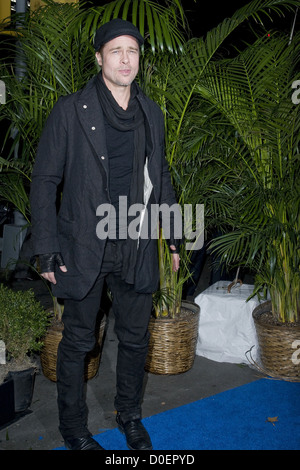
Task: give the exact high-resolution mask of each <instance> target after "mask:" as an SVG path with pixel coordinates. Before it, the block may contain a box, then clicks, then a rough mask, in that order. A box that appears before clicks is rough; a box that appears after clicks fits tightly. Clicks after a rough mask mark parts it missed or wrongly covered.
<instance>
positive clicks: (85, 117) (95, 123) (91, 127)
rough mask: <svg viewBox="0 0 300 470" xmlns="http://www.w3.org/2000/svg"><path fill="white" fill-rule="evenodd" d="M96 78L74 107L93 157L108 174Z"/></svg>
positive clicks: (83, 91)
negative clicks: (91, 148)
mask: <svg viewBox="0 0 300 470" xmlns="http://www.w3.org/2000/svg"><path fill="white" fill-rule="evenodd" d="M96 78H97V77H94V78H93V79H92V80H91V81H90V82H89V83H88V84H87V86H86V87H85V88H84V89H83V90H82V92H81V93H80V95H79V99H78V101H77V102H76V103H75V107H76V111H77V116H78V119H79V121H80V123H81V125H82V127H83V130H84V132H85V134H86V137H87V139H88V140H89V141H90V143H91V145H92V147H93V150H94V156H95V158H96V159H97V161H98V163H99V162H100V163H101V165H102V166H103V167H104V169H105V171H106V173H108V155H107V148H106V140H105V127H104V117H103V112H102V108H101V106H100V103H99V99H98V95H97V90H96V85H95V80H96Z"/></svg>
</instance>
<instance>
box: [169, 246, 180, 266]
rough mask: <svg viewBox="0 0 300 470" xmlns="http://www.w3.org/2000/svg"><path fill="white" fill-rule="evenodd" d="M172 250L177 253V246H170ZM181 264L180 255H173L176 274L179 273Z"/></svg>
mask: <svg viewBox="0 0 300 470" xmlns="http://www.w3.org/2000/svg"><path fill="white" fill-rule="evenodd" d="M170 250H171V252H172V251H176V246H175V245H170ZM179 264H180V257H179V254H178V253H172V269H173V271H174V272H177V271H178V269H179Z"/></svg>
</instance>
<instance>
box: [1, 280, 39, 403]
mask: <svg viewBox="0 0 300 470" xmlns="http://www.w3.org/2000/svg"><path fill="white" fill-rule="evenodd" d="M47 325H48V314H47V312H46V311H45V309H44V308H43V306H42V305H41V304H40V302H38V301H37V300H36V299H35V296H34V292H33V291H32V290H28V291H15V290H13V289H10V288H8V287H7V286H5V285H4V284H1V285H0V339H1V340H2V341H3V342H4V344H5V348H6V361H5V364H1V365H0V374H1V379H2V380H1V381H2V382H4V383H5V382H7V381H13V384H14V387H13V388H14V411H15V412H22V411H25V410H26V409H27V408H28V407H29V406H30V404H31V399H32V393H33V384H34V377H35V372H36V368H37V365H36V362H35V360H34V358H33V353H36V352H39V351H40V350H41V348H42V345H43V342H42V338H43V336H44V334H45V332H46V328H47Z"/></svg>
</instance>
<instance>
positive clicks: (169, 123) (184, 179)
mask: <svg viewBox="0 0 300 470" xmlns="http://www.w3.org/2000/svg"><path fill="white" fill-rule="evenodd" d="M293 5H296V3H295V2H280V1H279V2H278V1H275V2H272V1H253V2H251V3H250V4H249V5H246V6H245V7H243V8H241V9H239V10H238V11H237V12H236V13H235V14H234V15H233V16H232V17H231V18H230V19H226V20H224V21H223V22H222V23H221V24H220V25H219V26H217V27H216V28H215V29H213V30H212V31H210V32H209V33H208V34H207V36H206V37H205V38H200V39H198V38H192V39H191V40H189V41H187V42H186V43H185V44H184V47H183V50H182V54H180V55H179V56H174V55H171V54H167V53H164V54H158V55H156V56H155V57H154V58H153V57H149V56H148V55H146V56H145V57H144V61H145V66H144V68H143V71H144V77H143V82H144V83H145V84H146V85H145V86H146V89H147V92H148V93H149V94H150V95H152V97H153V98H154V99H155V100H156V101H157V102H158V103H159V104H160V106H161V108H162V110H163V111H164V113H165V122H166V149H167V159H168V161H169V164H170V169H171V173H172V177H173V183H174V185H175V187H176V190H177V194H178V199H179V201H180V203H181V204H182V205H184V204H185V203H189V204H193V205H194V206H195V205H196V204H199V203H204V205H205V230H206V231H207V232H211V233H213V231H214V230H215V227H218V230H222V229H223V230H224V231H225V230H226V231H228V230H229V227H230V220H231V218H232V214H233V213H236V211H237V210H239V204H240V200H239V197H240V196H242V194H241V192H242V187H243V186H242V184H241V181H242V180H243V178H244V174H243V171H244V164H245V162H244V160H247V147H246V145H245V143H244V142H243V140H242V138H241V137H239V138H237V135H238V134H237V132H238V130H239V128H238V127H236V126H234V124H233V123H232V121H231V120H230V119H229V118H228V116H227V114H226V109H227V108H226V106H227V107H228V112H229V110H230V112H231V113H232V114H233V113H234V111H236V112H237V113H238V111H237V108H236V105H235V103H234V102H233V101H232V100H233V98H232V99H231V101H230V98H229V97H228V91H227V89H226V87H229V88H230V86H231V80H232V79H233V78H232V77H230V78H229V77H228V80H227V81H226V83H225V82H224V83H223V84H220V80H219V81H218V79H217V75H216V76H215V75H214V74H216V72H217V71H219V72H220V73H221V72H224V74H225V73H228V72H226V71H225V68H224V65H225V63H226V62H225V61H221V62H220V59H219V54H220V48H221V46H222V45H223V44H224V42H225V41H226V40H227V39H228V37H229V36H230V34H231V33H232V32H233V31H234V30H235V29H236V28H237V27H238V26H239V25H240V24H241V23H242V22H244V21H245V20H247V19H249V18H251V17H252V18H253V17H254V18H255V20H257V21H258V22H262V18H263V15H264V14H266V15H267V16H268V15H269V14H270V12H271V11H272V10H274V11H276V13H280V12H281V13H282V12H283V11H284V9H285V8H287V9H288V10H289V9H290V8H291V7H292V6H293ZM266 54H268V53H266ZM256 60H257V57H256ZM229 63H231V61H229ZM266 72H267V71H266ZM264 73H265V71H263V70H261V75H264ZM239 78H240V82H241V83H242V86H245V85H247V83H248V80H247V74H243V75H240V77H239ZM214 79H215V82H217V85H216V83H215V82H214ZM209 81H210V82H211V88H209V85H208V83H209ZM243 82H245V85H243ZM218 86H219V88H218V89H217V90H215V89H214V87H215V88H217V87H218ZM262 87H263V85H262ZM215 93H218V97H215ZM233 94H234V97H235V99H238V97H239V94H240V91H239V89H235V90H234V92H233ZM241 99H242V98H241ZM246 99H248V97H247V98H246ZM227 100H229V101H228V102H227ZM249 103H251V101H250V102H249ZM243 112H244V111H243V110H241V113H243ZM240 119H241V116H236V123H239V120H240ZM246 132H247V131H246ZM253 145H254V143H253ZM237 154H238V156H239V160H238V161H237V159H236V155H237ZM248 167H249V165H248ZM221 254H223V255H224V256H223V257H224V258H225V259H226V260H227V259H228V255H227V256H226V249H225V248H224V252H223V253H221ZM188 257H189V254H188V253H187V252H185V251H183V253H182V256H181V258H182V259H184V258H185V260H186V262H187V263H188ZM239 264H240V260H239ZM162 265H164V266H166V269H169V267H168V266H167V265H166V264H165V263H162ZM164 274H165V273H164ZM169 285H172V280H169ZM164 287H165V286H164ZM178 292H179V295H180V292H181V290H180V289H178ZM176 295H177V294H175V296H176ZM174 305H178V301H176V302H174Z"/></svg>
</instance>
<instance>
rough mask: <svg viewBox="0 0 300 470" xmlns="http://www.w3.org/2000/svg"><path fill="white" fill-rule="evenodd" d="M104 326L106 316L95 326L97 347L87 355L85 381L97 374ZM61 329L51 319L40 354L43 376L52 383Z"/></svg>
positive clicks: (60, 325)
mask: <svg viewBox="0 0 300 470" xmlns="http://www.w3.org/2000/svg"><path fill="white" fill-rule="evenodd" d="M105 325H106V316H105V315H104V316H103V317H101V318H100V319H99V322H98V325H97V335H98V338H97V339H98V342H97V345H96V347H95V349H94V350H93V351H91V352H90V353H88V354H87V356H86V360H85V379H92V378H93V377H94V376H95V375H96V373H97V372H98V368H99V364H100V358H101V350H102V343H103V336H104V331H105ZM63 329H64V326H63V323H62V322H61V321H59V320H57V319H53V321H52V324H51V325H50V327H49V328H48V331H47V334H46V336H45V338H44V346H43V348H42V350H41V354H40V359H41V366H42V371H43V374H44V375H45V377H47V378H48V379H50V380H52V381H53V382H56V360H57V349H58V345H59V343H60V341H61V339H62V332H63Z"/></svg>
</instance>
